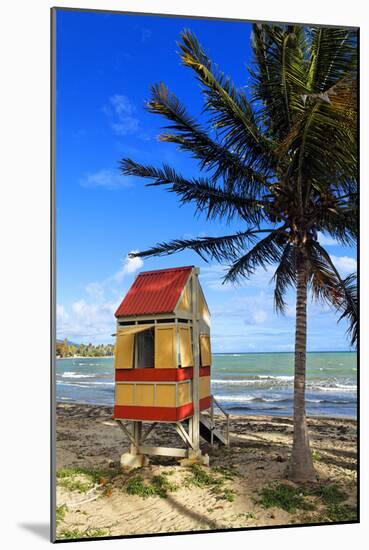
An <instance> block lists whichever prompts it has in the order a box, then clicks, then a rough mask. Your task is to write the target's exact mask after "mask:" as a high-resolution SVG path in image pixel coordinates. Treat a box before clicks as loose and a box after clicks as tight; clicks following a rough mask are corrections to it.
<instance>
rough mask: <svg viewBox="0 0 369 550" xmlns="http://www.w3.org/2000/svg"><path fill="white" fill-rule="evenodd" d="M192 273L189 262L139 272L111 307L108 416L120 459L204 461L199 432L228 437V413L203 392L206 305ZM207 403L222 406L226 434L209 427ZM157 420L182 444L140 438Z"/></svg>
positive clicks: (207, 372) (206, 384)
mask: <svg viewBox="0 0 369 550" xmlns="http://www.w3.org/2000/svg"><path fill="white" fill-rule="evenodd" d="M198 276H199V269H197V268H195V267H193V266H188V267H177V268H171V269H162V270H156V271H146V272H143V273H140V274H139V275H138V276H137V277H136V279H135V281H134V283H133V285H132V286H131V288H130V289H129V291H128V293H127V294H126V296H125V298H124V299H123V301H122V303H121V304H120V306H119V307H118V309H117V311H116V313H115V316H116V319H117V330H116V345H115V406H114V418H115V420H116V421H117V422H118V423H119V425H120V427H121V428H122V430H123V431H124V433H125V434H126V436H127V437H128V439H129V441H130V443H131V447H130V452H129V453H125V454H124V455H122V458H121V464H122V465H123V466H128V467H137V466H142V465H144V464H146V463H147V462H148V459H147V455H163V456H174V457H179V458H186V457H187V458H193V459H195V460H199V461H202V462H204V463H206V460H207V457H204V456H203V455H202V453H201V449H200V436H201V437H203V438H204V439H206V440H207V441H209V442H210V443H211V444H213V442H218V443H220V444H228V443H229V423H228V421H229V417H228V415H227V413H225V411H223V409H222V408H221V407H220V405H219V403H217V402H216V401H215V399H214V398H213V397H212V395H211V389H210V376H211V341H210V312H209V308H208V306H207V303H206V300H205V296H204V293H203V291H202V288H201V285H200V283H199V278H198ZM214 405H215V406H218V407H219V408H220V409H221V410H222V412H224V414H226V417H227V423H226V426H227V434H226V436H223V435H222V434H221V433H220V432H218V431H217V430H216V429H215V426H214V415H213V412H214ZM205 410H209V411H210V414H209V415H207V416H204V415H202V414H201V413H202V412H203V411H205ZM124 421H130V423H131V429H129V427H128V426H127V425H126V423H125V422H124ZM143 421H144V422H150V423H151V425H149V427H148V428H147V429H146V432H145V433H143V429H142V423H143ZM158 422H166V423H172V424H173V426H174V428H175V429H176V431H177V432H178V434H179V435H180V437H181V438H182V440H183V442H184V443H185V448H173V447H150V446H147V445H145V444H144V442H145V440H146V438H147V436H148V435H149V433H150V432H151V431H152V430H153V429H154V428H155V426H156V425H157V423H158Z"/></svg>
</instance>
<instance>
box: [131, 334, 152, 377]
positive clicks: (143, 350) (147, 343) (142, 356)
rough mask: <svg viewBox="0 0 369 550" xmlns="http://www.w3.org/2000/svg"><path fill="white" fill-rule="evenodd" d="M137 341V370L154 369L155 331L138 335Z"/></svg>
mask: <svg viewBox="0 0 369 550" xmlns="http://www.w3.org/2000/svg"><path fill="white" fill-rule="evenodd" d="M135 340H136V345H135V353H136V355H135V367H136V368H137V369H152V368H154V349H155V347H154V329H153V328H151V329H149V330H145V331H143V332H139V333H137V334H136V336H135Z"/></svg>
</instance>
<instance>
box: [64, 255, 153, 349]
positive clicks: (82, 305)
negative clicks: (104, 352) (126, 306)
mask: <svg viewBox="0 0 369 550" xmlns="http://www.w3.org/2000/svg"><path fill="white" fill-rule="evenodd" d="M132 252H133V251H132ZM143 265H144V262H143V260H142V259H141V258H129V255H127V256H126V257H125V258H124V260H123V265H122V268H121V269H120V270H119V271H117V272H116V273H114V274H113V275H111V276H109V277H107V278H106V279H104V280H103V281H94V282H91V283H88V284H87V285H86V286H85V288H84V290H85V292H86V294H87V296H88V298H85V297H81V298H79V299H78V300H75V301H74V302H73V303H72V304H71V305H70V306H69V312H68V313H67V311H66V308H65V306H64V305H62V304H58V306H57V337H58V338H60V339H63V338H65V337H67V338H68V339H69V340H71V341H75V342H77V343H79V342H102V343H107V342H109V341H111V334H112V333H113V332H114V331H115V318H114V313H115V311H116V309H117V307H118V306H119V304H120V302H121V300H122V299H123V296H124V292H123V289H122V281H123V279H124V278H125V277H127V279H128V281H129V279H130V278H131V277H132V275H133V274H134V273H136V271H138V270H139V269H141V268H142V266H143Z"/></svg>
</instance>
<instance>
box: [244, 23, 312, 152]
mask: <svg viewBox="0 0 369 550" xmlns="http://www.w3.org/2000/svg"><path fill="white" fill-rule="evenodd" d="M304 46H305V35H304V30H303V29H302V27H301V26H298V25H284V26H281V25H267V24H254V25H253V34H252V50H253V56H254V59H253V67H254V68H250V69H249V71H250V74H251V76H252V89H251V91H252V98H253V101H255V102H257V104H258V107H259V108H258V118H259V120H262V121H263V124H264V125H265V126H266V130H267V132H268V133H269V134H270V135H271V136H273V138H274V139H277V140H278V141H280V140H281V139H283V138H284V137H285V136H286V135H287V133H288V132H289V130H290V128H291V126H292V125H293V123H294V119H295V115H296V113H295V111H296V109H297V112H298V113H299V112H300V110H301V107H302V98H301V94H304V93H305V92H307V91H308V90H307V87H306V71H305V62H304V54H303V52H304V49H305V48H304Z"/></svg>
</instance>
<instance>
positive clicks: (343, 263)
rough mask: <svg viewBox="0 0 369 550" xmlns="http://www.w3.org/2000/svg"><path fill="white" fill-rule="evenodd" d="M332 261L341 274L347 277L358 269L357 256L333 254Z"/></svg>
mask: <svg viewBox="0 0 369 550" xmlns="http://www.w3.org/2000/svg"><path fill="white" fill-rule="evenodd" d="M331 259H332V262H333V263H334V265H335V266H336V268H337V270H338V271H339V273H340V275H342V276H344V277H346V276H347V275H349V274H350V273H353V272H354V271H356V269H357V262H356V259H355V258H351V257H350V256H332V255H331Z"/></svg>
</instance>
